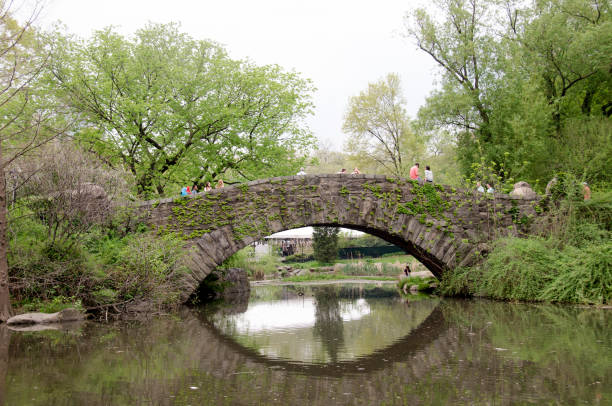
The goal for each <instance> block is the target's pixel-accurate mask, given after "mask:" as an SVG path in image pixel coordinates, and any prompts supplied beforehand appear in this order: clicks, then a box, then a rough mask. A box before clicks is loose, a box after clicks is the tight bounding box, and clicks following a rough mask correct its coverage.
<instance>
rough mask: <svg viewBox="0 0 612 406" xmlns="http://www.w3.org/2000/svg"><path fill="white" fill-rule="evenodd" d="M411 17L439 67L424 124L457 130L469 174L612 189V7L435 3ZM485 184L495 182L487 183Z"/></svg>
mask: <svg viewBox="0 0 612 406" xmlns="http://www.w3.org/2000/svg"><path fill="white" fill-rule="evenodd" d="M434 7H435V9H433V10H431V9H430V10H425V9H416V10H413V11H411V12H409V13H408V15H407V28H408V32H407V34H408V36H409V37H410V38H412V39H413V41H414V42H415V43H416V45H417V46H418V47H419V48H420V49H422V50H423V51H424V52H426V53H427V54H428V55H430V56H431V57H432V58H433V59H434V60H435V61H436V63H437V64H438V65H439V67H440V68H441V69H440V72H441V80H440V81H439V83H440V87H439V88H438V89H436V90H434V91H433V92H432V93H431V95H430V96H429V97H428V99H427V102H426V105H425V106H423V107H422V108H421V109H420V111H419V126H420V127H422V128H423V129H425V130H427V131H429V132H430V133H433V134H441V133H446V132H450V135H451V136H452V138H453V139H454V141H455V144H456V150H454V151H453V150H452V148H451V151H450V152H449V151H446V152H443V154H450V155H451V156H452V155H453V154H456V156H457V158H458V160H459V162H460V165H461V169H462V172H463V174H464V175H466V176H469V175H470V174H471V172H472V164H473V163H475V162H481V159H483V160H484V162H496V163H497V165H502V164H503V165H504V167H505V173H503V172H502V171H501V170H500V167H497V168H495V170H496V171H497V174H498V175H500V176H502V178H504V179H505V178H514V179H521V180H526V181H528V182H529V183H530V184H532V185H533V184H536V183H538V181H539V182H540V183H546V182H547V181H548V180H549V179H551V178H552V177H553V175H554V174H555V173H556V172H559V171H571V172H573V173H577V174H580V176H582V177H584V178H585V179H587V180H588V181H589V182H590V183H592V184H595V185H600V186H605V185H609V184H610V183H611V175H610V174H611V173H612V161H611V159H612V158H610V156H611V155H612V154H611V153H610V152H611V151H610V148H612V146H611V145H612V143H610V133H611V128H612V119H611V117H612V104H611V100H612V71H610V68H609V64H610V61H609V57H608V55H610V54H611V53H612V45H611V44H612V29H611V23H612V20H611V18H610V7H609V4H608V3H607V2H604V3H600V2H595V3H593V2H590V1H588V0H546V1H539V2H531V3H530V2H526V3H525V2H523V3H521V2H495V1H488V0H485V1H482V2H477V3H474V2H467V1H458V2H435V3H434ZM483 181H486V180H484V179H483Z"/></svg>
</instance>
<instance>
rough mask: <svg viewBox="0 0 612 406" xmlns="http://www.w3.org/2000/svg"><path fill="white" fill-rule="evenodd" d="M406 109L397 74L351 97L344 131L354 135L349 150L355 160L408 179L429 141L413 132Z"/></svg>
mask: <svg viewBox="0 0 612 406" xmlns="http://www.w3.org/2000/svg"><path fill="white" fill-rule="evenodd" d="M404 105H405V100H404V98H403V96H402V89H401V84H400V79H399V76H398V75H397V74H394V73H390V74H388V75H387V77H386V78H385V79H382V80H379V81H378V82H376V83H370V84H369V85H368V88H367V90H365V91H362V92H361V93H360V94H359V96H354V97H351V99H350V100H349V105H348V109H347V112H346V115H345V116H344V125H343V127H342V128H343V130H344V131H345V132H347V133H349V134H350V138H349V139H348V141H347V143H346V149H347V150H348V151H349V152H350V153H351V154H352V155H353V159H354V160H357V161H361V162H363V163H364V166H370V167H371V168H372V169H373V168H376V167H378V166H381V167H382V168H383V170H384V172H385V173H389V174H393V175H394V176H397V177H401V176H405V174H406V173H407V170H408V168H409V167H410V165H412V164H413V163H414V162H415V161H416V160H417V158H418V157H419V156H421V155H422V154H423V153H424V151H425V139H423V138H422V137H419V136H417V135H416V134H414V132H413V131H412V130H411V126H410V119H409V118H408V114H407V113H406V109H405V107H404ZM372 169H370V170H372Z"/></svg>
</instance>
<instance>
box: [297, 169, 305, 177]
mask: <svg viewBox="0 0 612 406" xmlns="http://www.w3.org/2000/svg"><path fill="white" fill-rule="evenodd" d="M304 175H306V172H304V168H300V171H299V172H298V173H297V176H304Z"/></svg>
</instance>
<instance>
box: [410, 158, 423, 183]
mask: <svg viewBox="0 0 612 406" xmlns="http://www.w3.org/2000/svg"><path fill="white" fill-rule="evenodd" d="M410 179H414V180H419V181H420V180H421V178H420V177H419V163H418V162H417V163H416V164H414V166H413V167H412V168H410Z"/></svg>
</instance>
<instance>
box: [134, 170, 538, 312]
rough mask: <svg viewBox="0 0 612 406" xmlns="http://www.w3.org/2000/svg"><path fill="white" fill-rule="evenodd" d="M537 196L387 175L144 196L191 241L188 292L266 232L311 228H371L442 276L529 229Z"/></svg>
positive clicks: (169, 229)
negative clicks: (502, 237)
mask: <svg viewBox="0 0 612 406" xmlns="http://www.w3.org/2000/svg"><path fill="white" fill-rule="evenodd" d="M537 204H538V200H537V199H523V198H517V197H510V196H508V195H503V194H498V193H495V194H483V193H479V192H475V191H465V190H456V189H454V188H452V187H448V186H444V185H431V184H419V183H418V182H416V181H412V180H406V179H396V178H390V177H386V176H381V175H340V174H335V175H307V176H289V177H279V178H272V179H264V180H257V181H253V182H249V183H244V184H240V185H236V186H228V187H225V188H223V189H216V190H213V191H211V192H208V193H200V194H197V195H193V196H186V197H178V198H170V199H163V200H156V201H148V202H144V203H142V204H141V205H140V210H141V215H143V217H144V219H145V221H146V222H147V223H148V224H150V225H152V226H154V227H155V228H156V229H157V230H158V232H159V233H174V234H176V235H178V236H181V237H182V238H184V239H185V240H186V241H188V243H189V244H190V245H191V246H192V251H191V255H190V258H189V264H188V266H189V268H190V269H191V273H190V274H188V275H186V276H185V277H184V278H183V283H184V296H183V299H184V300H187V298H188V297H189V296H190V295H191V294H192V293H193V292H194V291H195V290H196V289H197V287H198V286H199V284H200V283H201V282H202V280H204V278H206V276H207V275H208V274H209V273H210V272H211V271H212V270H213V269H215V268H216V267H217V266H219V265H220V264H221V263H222V262H223V261H224V260H226V259H227V258H228V257H230V256H231V255H233V254H234V253H236V252H237V251H238V250H240V249H242V248H244V247H245V246H247V245H249V244H251V243H253V242H255V241H258V240H261V239H262V238H263V237H265V236H267V235H270V234H273V233H276V232H279V231H284V230H290V229H293V228H298V227H304V226H338V227H345V228H350V229H354V230H359V231H363V232H366V233H368V234H372V235H375V236H377V237H380V238H382V239H384V240H386V241H388V242H390V243H393V244H395V245H397V246H399V247H401V248H403V249H404V250H405V251H406V252H407V253H408V254H410V255H412V256H414V257H415V258H416V259H418V260H419V261H420V262H421V263H422V264H423V265H425V266H426V267H427V268H428V269H429V270H430V271H431V272H432V273H433V274H434V275H436V276H437V277H441V276H442V274H443V273H444V272H445V271H446V270H447V269H452V268H455V267H457V266H465V265H470V264H472V263H473V262H474V261H475V260H477V259H478V258H479V256H480V254H481V252H482V251H483V250H486V243H487V242H489V241H491V240H492V239H493V238H495V237H498V236H500V235H517V234H519V233H522V232H526V231H528V225H529V223H530V222H531V219H532V218H533V217H534V216H535V215H536V210H537V209H538V206H537Z"/></svg>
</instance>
